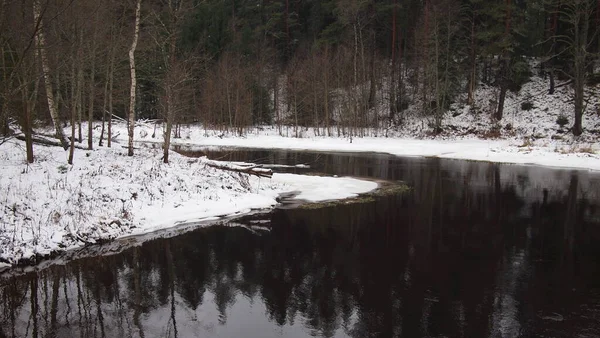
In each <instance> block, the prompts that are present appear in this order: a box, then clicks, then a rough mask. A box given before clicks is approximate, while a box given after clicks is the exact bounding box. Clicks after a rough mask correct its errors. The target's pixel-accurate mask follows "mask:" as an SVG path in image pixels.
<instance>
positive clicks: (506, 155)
mask: <svg viewBox="0 0 600 338" xmlns="http://www.w3.org/2000/svg"><path fill="white" fill-rule="evenodd" d="M152 128H153V127H152V126H150V125H146V126H143V125H142V126H139V127H138V132H136V136H135V137H136V140H137V141H144V142H159V143H160V142H162V137H160V136H157V137H154V138H152V137H151V136H150V135H151V133H152V132H151V131H152ZM115 129H116V130H121V129H122V133H121V135H124V134H125V126H124V125H117V126H115ZM146 129H148V130H146ZM290 129H292V128H290ZM159 131H160V128H159ZM284 131H285V129H284ZM289 134H290V136H289V137H287V136H280V135H279V133H278V130H277V128H273V127H265V128H262V130H260V131H256V130H254V131H253V132H250V133H248V134H246V135H244V136H243V137H240V136H236V135H230V134H223V133H221V132H218V131H210V130H209V131H205V130H204V129H202V127H201V126H198V125H189V126H183V127H182V137H181V138H179V139H173V140H172V143H173V144H176V145H177V144H179V145H193V146H205V147H208V146H220V147H245V148H263V149H292V150H313V151H337V152H380V153H388V154H392V155H397V156H429V157H440V158H451V159H464V160H475V161H489V162H500V163H516V164H536V165H543V166H550V167H564V168H579V169H591V170H600V155H599V154H600V143H599V142H585V143H577V142H574V143H566V142H564V141H561V140H550V139H545V140H537V141H535V140H528V141H523V140H518V139H514V138H508V139H487V140H485V139H480V138H476V137H475V136H470V137H461V138H456V139H450V138H433V139H431V138H423V139H417V138H409V137H387V138H386V137H361V138H340V137H326V136H315V135H314V131H313V130H312V129H309V130H304V131H303V133H302V136H303V137H301V138H296V137H292V136H291V135H292V134H294V133H293V132H292V131H290V132H289ZM158 135H160V134H158ZM120 137H121V136H120ZM122 143H123V144H125V143H126V142H125V139H123V140H122Z"/></svg>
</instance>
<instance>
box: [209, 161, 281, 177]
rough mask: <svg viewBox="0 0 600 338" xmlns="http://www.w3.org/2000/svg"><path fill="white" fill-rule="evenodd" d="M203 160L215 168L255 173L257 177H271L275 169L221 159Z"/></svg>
mask: <svg viewBox="0 0 600 338" xmlns="http://www.w3.org/2000/svg"><path fill="white" fill-rule="evenodd" d="M202 162H203V163H205V164H206V165H207V166H209V167H213V168H216V169H221V170H227V171H233V172H236V173H243V174H248V175H254V176H257V177H267V178H271V177H272V176H273V171H272V170H271V169H266V168H260V167H259V166H258V165H255V164H248V165H240V164H234V163H230V162H219V161H211V160H204V161H202Z"/></svg>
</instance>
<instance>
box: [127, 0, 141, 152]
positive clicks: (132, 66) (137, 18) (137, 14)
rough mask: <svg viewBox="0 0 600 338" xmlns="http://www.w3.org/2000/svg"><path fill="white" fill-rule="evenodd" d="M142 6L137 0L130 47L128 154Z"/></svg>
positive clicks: (130, 140) (133, 125)
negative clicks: (136, 51) (136, 52)
mask: <svg viewBox="0 0 600 338" xmlns="http://www.w3.org/2000/svg"><path fill="white" fill-rule="evenodd" d="M141 7H142V0H137V1H136V7H135V28H134V33H133V42H132V43H131V48H130V49H129V70H130V74H131V88H130V91H129V116H128V119H127V136H128V143H127V145H128V150H127V155H128V156H133V131H134V127H135V91H136V84H137V82H136V77H135V50H136V48H137V43H138V38H139V36H140V17H141Z"/></svg>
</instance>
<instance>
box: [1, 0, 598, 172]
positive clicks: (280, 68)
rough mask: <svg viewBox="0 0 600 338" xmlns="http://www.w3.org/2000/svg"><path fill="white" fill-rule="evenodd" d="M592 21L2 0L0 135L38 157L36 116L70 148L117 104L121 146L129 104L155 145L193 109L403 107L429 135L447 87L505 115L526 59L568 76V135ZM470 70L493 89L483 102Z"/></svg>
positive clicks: (338, 2)
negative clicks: (152, 125) (157, 129)
mask: <svg viewBox="0 0 600 338" xmlns="http://www.w3.org/2000/svg"><path fill="white" fill-rule="evenodd" d="M599 27H600V1H595V0H568V1H567V0H528V1H525V0H382V1H374V0H326V1H313V0H255V1H248V0H219V1H217V0H204V1H200V0H126V1H117V0H106V1H91V0H18V1H17V0H2V1H0V55H1V58H0V109H1V111H0V135H1V136H0V143H1V142H5V140H6V139H8V138H9V137H14V136H15V135H17V136H19V137H21V138H23V139H24V140H25V141H26V144H27V159H28V161H29V162H32V161H33V149H32V146H31V144H32V143H33V141H34V140H35V138H36V135H35V133H34V130H35V128H37V127H39V126H49V125H52V126H53V133H55V135H54V136H55V137H56V138H57V139H58V141H57V144H60V145H62V146H63V147H64V148H65V150H66V149H69V148H70V149H71V155H70V156H69V161H70V162H72V157H73V156H72V153H73V150H74V149H75V148H76V147H84V148H87V149H93V148H94V146H95V145H94V144H93V143H94V139H93V138H92V137H91V135H92V132H93V129H94V128H96V127H98V128H100V129H101V132H100V135H101V136H100V138H99V143H98V145H99V146H102V145H103V144H104V143H107V146H109V147H110V146H111V138H112V135H111V133H112V129H111V124H112V123H111V121H113V119H120V120H127V121H128V126H129V127H128V129H129V130H128V133H129V135H128V136H129V155H133V149H134V148H133V138H134V131H133V128H134V125H135V121H136V120H139V119H152V120H157V121H160V123H161V124H163V125H164V129H163V130H164V133H163V134H164V135H163V136H164V147H165V148H168V147H169V144H170V140H171V135H173V136H174V137H179V136H180V135H178V133H179V127H180V126H181V125H182V124H190V123H197V124H200V125H203V126H204V127H205V128H212V129H217V130H222V131H223V132H228V133H233V134H239V135H243V134H244V133H245V132H246V130H247V129H248V128H250V127H257V126H264V125H270V126H277V127H278V128H279V130H280V131H281V127H282V126H294V127H296V128H298V127H300V126H301V127H312V128H315V130H316V133H317V134H321V135H327V136H330V135H336V134H337V135H338V136H339V135H340V134H343V135H351V136H356V137H360V136H363V135H365V130H369V129H375V130H380V129H390V128H391V129H393V128H399V127H401V126H402V124H403V123H404V121H405V120H406V118H407V109H408V108H409V107H412V109H413V111H417V112H418V114H420V115H421V116H422V117H425V118H426V119H427V121H428V128H429V129H430V130H431V133H432V134H433V135H435V134H439V133H443V132H444V125H443V122H444V118H445V117H446V116H447V113H448V111H449V109H450V107H451V105H452V104H457V103H458V104H461V105H464V106H469V107H470V109H472V110H477V111H481V112H482V114H484V115H485V116H488V117H489V118H490V119H491V120H492V121H495V124H494V125H496V126H498V127H499V126H500V123H502V120H503V116H504V114H505V98H506V96H507V93H510V92H516V91H519V89H520V88H521V86H522V85H523V84H524V83H527V81H529V79H530V77H531V76H533V75H534V74H535V75H537V76H542V77H543V78H544V79H545V81H547V93H548V94H552V93H553V92H554V91H555V89H556V88H559V87H564V86H569V87H570V88H572V90H571V91H570V93H571V94H570V97H569V98H568V100H569V104H570V106H571V110H570V111H569V112H568V114H569V121H570V122H569V124H570V126H569V131H570V132H572V134H573V135H576V136H577V135H581V134H582V133H583V132H584V126H583V125H582V117H583V115H584V112H586V110H591V107H588V102H589V99H590V95H593V94H590V93H589V92H588V91H586V87H587V86H590V85H595V84H596V83H597V82H598V81H599V80H600V77H599V76H598V74H597V73H596V70H597V66H598V65H597V61H598V52H599V51H600V36H599V34H598V32H599ZM534 61H535V62H534ZM480 86H488V87H491V88H493V89H494V95H493V96H494V97H491V98H490V100H489V102H490V104H488V105H486V106H485V107H481V106H480V107H478V106H477V105H476V104H475V99H476V97H475V96H476V93H477V88H478V87H480ZM524 104H526V102H525V103H524ZM86 122H87V123H86ZM565 123H566V122H565ZM83 129H87V130H83ZM65 130H67V132H65ZM86 135H87V136H86ZM84 140H87V144H86V145H76V143H78V142H79V143H82V142H83V141H84ZM96 141H98V139H97V138H96ZM165 156H166V157H167V158H166V159H165V162H166V161H168V154H166V155H165Z"/></svg>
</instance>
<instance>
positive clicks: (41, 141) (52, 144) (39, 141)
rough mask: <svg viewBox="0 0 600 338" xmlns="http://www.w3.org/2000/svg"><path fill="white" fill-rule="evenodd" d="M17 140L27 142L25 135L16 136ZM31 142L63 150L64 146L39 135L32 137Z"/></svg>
mask: <svg viewBox="0 0 600 338" xmlns="http://www.w3.org/2000/svg"><path fill="white" fill-rule="evenodd" d="M15 138H16V139H17V140H21V141H25V135H22V134H21V135H17V136H15ZM31 140H32V141H33V143H35V144H40V145H43V146H49V147H61V148H62V144H61V143H60V142H59V141H54V140H51V139H47V138H43V137H40V136H38V135H32V136H31ZM75 148H77V149H81V150H89V149H88V148H87V147H82V146H78V145H75Z"/></svg>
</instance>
